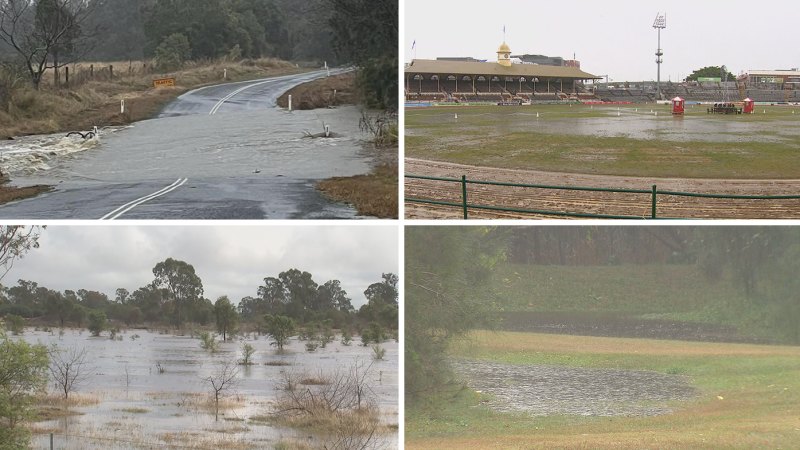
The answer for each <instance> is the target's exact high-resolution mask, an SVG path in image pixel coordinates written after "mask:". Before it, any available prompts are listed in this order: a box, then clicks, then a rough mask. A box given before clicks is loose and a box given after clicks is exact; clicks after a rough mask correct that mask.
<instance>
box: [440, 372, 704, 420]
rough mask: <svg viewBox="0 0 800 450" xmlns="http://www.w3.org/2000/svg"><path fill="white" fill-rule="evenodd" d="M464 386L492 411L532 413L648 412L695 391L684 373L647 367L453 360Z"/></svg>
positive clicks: (658, 411)
mask: <svg viewBox="0 0 800 450" xmlns="http://www.w3.org/2000/svg"><path fill="white" fill-rule="evenodd" d="M453 364H454V367H455V369H456V371H457V372H458V373H459V374H461V375H462V376H463V377H464V378H465V379H466V381H467V384H468V385H469V387H470V388H472V389H475V390H478V391H481V392H483V393H485V394H489V395H490V396H491V399H490V400H489V404H488V406H489V407H491V408H492V409H495V410H497V411H504V412H525V413H529V414H531V415H535V416H548V415H578V416H654V415H660V414H667V413H670V412H671V411H672V409H671V408H670V402H673V401H676V400H688V399H691V398H693V397H694V396H696V395H697V392H696V390H695V389H694V388H693V387H692V386H691V385H690V384H689V382H688V380H687V379H686V378H685V377H681V376H677V375H666V374H660V373H656V372H649V371H637V370H617V369H585V368H576V367H563V366H543V365H513V364H500V363H495V362H487V361H468V360H458V361H454V362H453Z"/></svg>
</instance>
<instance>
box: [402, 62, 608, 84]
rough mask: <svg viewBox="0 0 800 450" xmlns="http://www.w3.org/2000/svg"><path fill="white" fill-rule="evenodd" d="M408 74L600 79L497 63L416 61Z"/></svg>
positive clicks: (575, 70) (564, 69)
mask: <svg viewBox="0 0 800 450" xmlns="http://www.w3.org/2000/svg"><path fill="white" fill-rule="evenodd" d="M406 72H408V73H424V74H437V75H456V74H458V75H461V74H463V75H491V76H498V77H544V78H573V79H578V80H589V79H600V78H601V77H598V76H595V75H592V74H590V73H587V72H584V71H582V70H580V69H578V68H576V67H564V66H543V65H542V66H540V65H536V64H512V65H511V66H509V67H505V66H501V65H500V64H497V63H495V62H464V61H437V60H432V59H415V60H413V61H411V64H410V65H409V66H408V67H406Z"/></svg>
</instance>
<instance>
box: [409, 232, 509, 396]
mask: <svg viewBox="0 0 800 450" xmlns="http://www.w3.org/2000/svg"><path fill="white" fill-rule="evenodd" d="M405 242H406V251H405V255H406V289H405V292H406V295H405V299H404V301H405V307H406V321H405V336H406V342H405V352H406V353H405V361H406V363H405V364H406V368H405V379H406V401H407V402H408V404H413V403H415V402H418V401H420V400H422V399H425V398H429V397H431V396H434V395H436V394H437V393H440V392H442V390H443V388H446V387H447V386H448V385H449V384H450V383H451V382H452V373H451V372H450V370H449V369H448V364H447V361H446V358H445V350H446V348H447V345H448V343H449V342H450V341H451V340H453V339H454V338H458V337H460V336H462V335H464V334H465V333H466V332H467V331H469V330H470V329H472V328H474V327H475V326H477V325H478V324H481V323H484V322H485V320H486V318H487V316H488V314H487V310H489V309H490V308H491V305H492V303H493V302H492V290H491V285H490V275H491V272H492V270H493V269H494V267H495V265H496V264H498V263H499V262H500V261H502V260H503V259H504V258H505V248H506V245H507V236H506V234H505V232H504V231H498V230H496V229H494V228H483V227H424V228H423V227H412V228H410V229H408V230H406V241H405Z"/></svg>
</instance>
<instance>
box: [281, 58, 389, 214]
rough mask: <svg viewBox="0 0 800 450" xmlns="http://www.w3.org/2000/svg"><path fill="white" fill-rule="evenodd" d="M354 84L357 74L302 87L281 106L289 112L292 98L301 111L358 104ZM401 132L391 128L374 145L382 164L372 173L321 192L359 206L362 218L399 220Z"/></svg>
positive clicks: (324, 186) (324, 185)
mask: <svg viewBox="0 0 800 450" xmlns="http://www.w3.org/2000/svg"><path fill="white" fill-rule="evenodd" d="M354 83H355V74H354V73H349V74H344V75H338V76H334V77H330V78H323V79H320V80H316V81H312V82H310V83H306V84H302V85H300V86H297V87H295V88H294V89H292V90H290V91H289V92H287V93H285V94H283V95H282V96H281V97H280V98H279V99H278V106H281V107H283V108H287V107H288V105H289V95H290V94H291V95H292V107H293V108H297V109H316V108H328V107H333V106H338V105H345V104H355V103H357V102H358V101H359V98H358V94H357V92H356V89H355V84H354ZM334 90H335V91H336V92H335V95H334ZM397 130H398V128H397V125H394V126H391V127H389V128H388V134H389V137H388V138H387V139H384V140H382V141H378V140H376V141H375V142H373V143H372V144H370V145H371V146H372V147H373V150H374V152H375V153H376V160H378V161H379V162H378V163H377V164H376V165H375V168H374V169H373V170H372V172H371V173H369V174H367V175H357V176H354V177H336V178H331V179H328V180H324V181H322V182H320V183H319V184H318V185H317V189H319V190H320V191H321V192H322V193H323V194H324V195H325V196H327V197H328V198H330V199H332V200H335V201H340V202H345V203H349V204H351V205H353V206H355V207H356V209H357V210H358V213H359V214H361V215H365V216H374V217H380V218H397V215H398V174H397V172H398V165H397V155H398V150H399V147H398V141H397V133H398V132H397Z"/></svg>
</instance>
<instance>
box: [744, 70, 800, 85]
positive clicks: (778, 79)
mask: <svg viewBox="0 0 800 450" xmlns="http://www.w3.org/2000/svg"><path fill="white" fill-rule="evenodd" d="M747 82H748V83H750V84H758V83H773V84H779V85H783V84H787V83H790V84H794V85H800V69H791V70H751V71H749V72H748V73H747Z"/></svg>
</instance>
